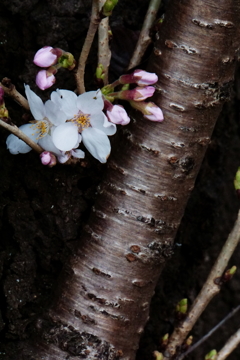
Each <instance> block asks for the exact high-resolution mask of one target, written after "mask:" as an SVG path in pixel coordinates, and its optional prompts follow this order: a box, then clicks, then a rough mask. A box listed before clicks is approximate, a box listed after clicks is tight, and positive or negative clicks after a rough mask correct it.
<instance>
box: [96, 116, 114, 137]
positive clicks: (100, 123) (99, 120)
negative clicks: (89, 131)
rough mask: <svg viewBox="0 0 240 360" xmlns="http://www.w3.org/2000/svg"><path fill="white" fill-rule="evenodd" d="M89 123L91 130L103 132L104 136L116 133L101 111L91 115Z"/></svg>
mask: <svg viewBox="0 0 240 360" xmlns="http://www.w3.org/2000/svg"><path fill="white" fill-rule="evenodd" d="M90 123H91V125H92V127H93V128H95V129H98V130H101V131H103V132H104V133H105V134H106V135H114V134H115V133H116V131H117V127H116V125H115V124H113V123H111V122H109V121H108V119H107V117H106V115H105V114H104V113H103V112H102V111H101V112H99V113H97V114H93V115H91V117H90Z"/></svg>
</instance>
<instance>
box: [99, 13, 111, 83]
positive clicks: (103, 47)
mask: <svg viewBox="0 0 240 360" xmlns="http://www.w3.org/2000/svg"><path fill="white" fill-rule="evenodd" d="M108 27H109V17H108V16H107V17H106V18H104V19H102V21H101V22H100V24H99V28H98V64H102V66H103V70H104V79H103V83H104V85H107V84H108V68H109V65H110V60H111V51H110V49H109V34H108Z"/></svg>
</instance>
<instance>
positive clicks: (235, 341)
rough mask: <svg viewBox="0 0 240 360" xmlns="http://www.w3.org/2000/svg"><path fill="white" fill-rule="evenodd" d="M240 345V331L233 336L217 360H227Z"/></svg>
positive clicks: (219, 353)
mask: <svg viewBox="0 0 240 360" xmlns="http://www.w3.org/2000/svg"><path fill="white" fill-rule="evenodd" d="M239 344H240V329H238V330H237V332H235V334H234V335H232V336H231V337H230V338H229V339H228V341H227V342H226V344H225V345H224V347H223V348H222V349H221V350H220V351H219V352H218V356H217V360H225V359H226V358H227V357H228V355H230V354H231V353H232V352H233V350H234V349H236V347H237V346H238V345H239Z"/></svg>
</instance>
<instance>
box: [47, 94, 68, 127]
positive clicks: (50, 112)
mask: <svg viewBox="0 0 240 360" xmlns="http://www.w3.org/2000/svg"><path fill="white" fill-rule="evenodd" d="M45 110H46V117H47V118H48V119H49V120H50V121H51V123H52V124H53V125H56V126H57V125H60V124H64V123H65V121H66V120H67V119H68V117H67V115H66V114H65V112H63V111H61V110H60V109H59V106H57V105H56V104H54V102H53V101H51V100H48V101H46V102H45Z"/></svg>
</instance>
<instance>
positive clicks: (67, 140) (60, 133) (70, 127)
mask: <svg viewBox="0 0 240 360" xmlns="http://www.w3.org/2000/svg"><path fill="white" fill-rule="evenodd" d="M52 140H53V143H54V145H55V146H56V147H57V148H58V149H59V150H61V151H70V150H72V149H73V147H74V146H75V145H76V144H77V141H78V129H77V126H76V125H74V124H73V123H71V122H67V123H65V124H62V125H59V126H57V127H55V129H53V131H52Z"/></svg>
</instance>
